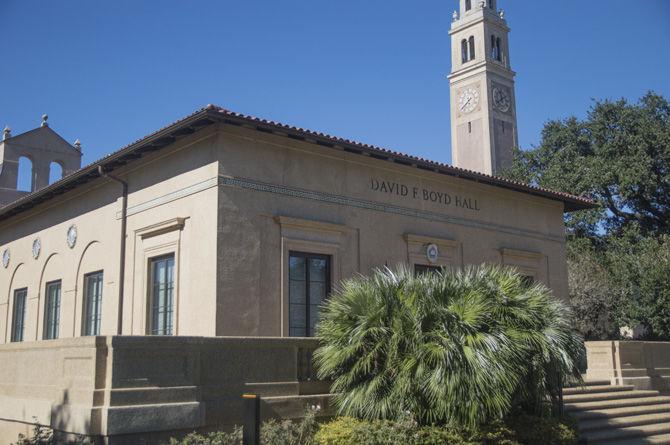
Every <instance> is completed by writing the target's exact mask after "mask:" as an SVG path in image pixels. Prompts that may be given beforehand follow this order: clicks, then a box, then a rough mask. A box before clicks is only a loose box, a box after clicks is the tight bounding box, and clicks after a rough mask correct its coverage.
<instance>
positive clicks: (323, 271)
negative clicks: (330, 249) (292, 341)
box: [289, 252, 330, 337]
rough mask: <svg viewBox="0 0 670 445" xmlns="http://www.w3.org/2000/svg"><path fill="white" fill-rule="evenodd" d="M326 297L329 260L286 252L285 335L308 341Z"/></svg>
mask: <svg viewBox="0 0 670 445" xmlns="http://www.w3.org/2000/svg"><path fill="white" fill-rule="evenodd" d="M329 293H330V257H329V256H326V255H316V254H310V253H302V252H289V335H290V336H291V337H311V336H313V335H314V328H315V326H316V323H317V321H318V319H319V306H320V305H321V304H322V303H323V302H324V301H325V299H326V297H327V296H328V294H329Z"/></svg>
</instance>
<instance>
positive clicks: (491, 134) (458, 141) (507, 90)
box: [448, 0, 517, 175]
mask: <svg viewBox="0 0 670 445" xmlns="http://www.w3.org/2000/svg"><path fill="white" fill-rule="evenodd" d="M459 3H460V11H458V12H457V11H454V16H453V22H452V24H451V30H450V31H449V35H450V36H451V74H449V76H448V78H449V86H450V93H451V94H450V96H451V161H452V164H453V165H455V166H456V167H462V168H466V169H468V170H474V171H478V172H481V173H487V174H490V175H497V174H500V172H501V170H502V169H504V168H505V167H507V166H509V165H510V164H511V162H512V149H513V148H514V147H515V146H516V145H517V129H516V104H515V100H514V74H515V73H514V71H512V70H511V68H510V61H509V60H510V59H509V40H508V36H509V31H510V29H509V27H508V26H507V22H506V21H505V18H504V13H503V11H502V10H500V11H499V10H497V9H496V0H483V1H482V0H459Z"/></svg>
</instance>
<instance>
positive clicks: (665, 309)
mask: <svg viewBox="0 0 670 445" xmlns="http://www.w3.org/2000/svg"><path fill="white" fill-rule="evenodd" d="M504 174H505V175H506V176H508V177H511V178H513V179H516V180H520V181H524V182H528V183H531V184H534V185H538V186H542V187H547V188H550V189H555V190H560V191H564V192H568V193H572V194H579V195H587V196H589V197H591V198H593V199H594V200H596V201H597V202H598V204H599V206H598V208H597V209H594V210H589V211H582V212H574V213H570V214H567V215H566V227H567V229H568V270H569V274H570V275H569V282H570V299H571V302H572V304H573V306H574V308H575V309H576V310H575V314H576V315H577V318H576V326H577V327H578V328H579V329H580V331H581V332H582V333H583V334H584V336H585V337H587V338H603V337H609V338H612V337H616V336H617V335H618V327H619V326H626V325H627V326H633V325H635V324H643V325H645V326H646V327H647V330H648V336H649V337H651V338H657V339H661V338H664V339H669V338H670V281H669V280H668V276H670V265H669V264H668V257H669V256H670V255H669V254H668V250H669V249H670V238H669V237H668V236H667V235H669V234H670V104H669V103H668V101H667V100H666V99H665V98H664V97H662V96H659V95H657V94H654V93H652V92H649V93H647V94H646V95H645V96H644V97H642V98H641V99H640V101H639V102H638V103H635V104H630V103H628V102H627V101H626V100H624V99H621V100H618V101H596V102H595V104H594V105H593V106H592V108H591V109H590V110H589V112H588V113H587V116H586V119H584V120H580V119H577V118H576V117H570V118H568V119H564V120H557V121H550V122H548V123H547V124H546V125H545V127H544V129H543V131H542V140H541V143H540V145H539V146H538V147H536V148H534V149H532V150H529V151H517V152H516V154H515V161H514V164H513V166H512V168H510V169H509V170H508V171H507V172H505V173H504Z"/></svg>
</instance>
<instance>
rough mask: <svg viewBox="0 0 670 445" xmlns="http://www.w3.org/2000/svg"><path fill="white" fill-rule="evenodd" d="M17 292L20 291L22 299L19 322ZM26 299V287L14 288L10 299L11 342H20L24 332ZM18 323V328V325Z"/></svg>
mask: <svg viewBox="0 0 670 445" xmlns="http://www.w3.org/2000/svg"><path fill="white" fill-rule="evenodd" d="M19 293H22V295H21V297H22V299H23V303H22V307H21V323H17V322H18V317H17V314H18V311H17V307H16V306H17V305H16V303H17V297H18V296H19ZM27 301H28V288H27V287H21V288H19V289H14V292H13V300H12V330H11V334H10V335H11V336H10V341H11V342H12V343H14V342H22V341H23V337H24V334H25V330H26V303H27ZM17 324H19V325H20V330H19V326H17Z"/></svg>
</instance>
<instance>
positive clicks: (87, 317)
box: [81, 270, 105, 336]
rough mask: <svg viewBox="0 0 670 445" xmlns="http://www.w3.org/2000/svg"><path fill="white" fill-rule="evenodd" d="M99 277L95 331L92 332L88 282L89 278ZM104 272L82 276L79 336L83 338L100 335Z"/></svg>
mask: <svg viewBox="0 0 670 445" xmlns="http://www.w3.org/2000/svg"><path fill="white" fill-rule="evenodd" d="M97 276H99V277H100V286H99V289H100V292H99V296H98V297H97V300H98V301H97V305H96V315H97V317H96V318H97V321H96V324H95V329H94V331H95V332H93V331H92V330H91V329H89V328H90V327H91V324H92V323H91V319H92V318H91V314H90V313H89V310H90V308H91V306H90V305H91V301H90V295H89V282H90V280H91V278H93V277H97ZM104 277H105V274H104V270H96V271H94V272H89V273H87V274H85V275H84V301H83V305H82V306H83V307H82V311H83V313H82V323H81V335H83V336H96V335H100V325H101V324H102V297H103V288H104V282H105V280H104Z"/></svg>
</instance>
